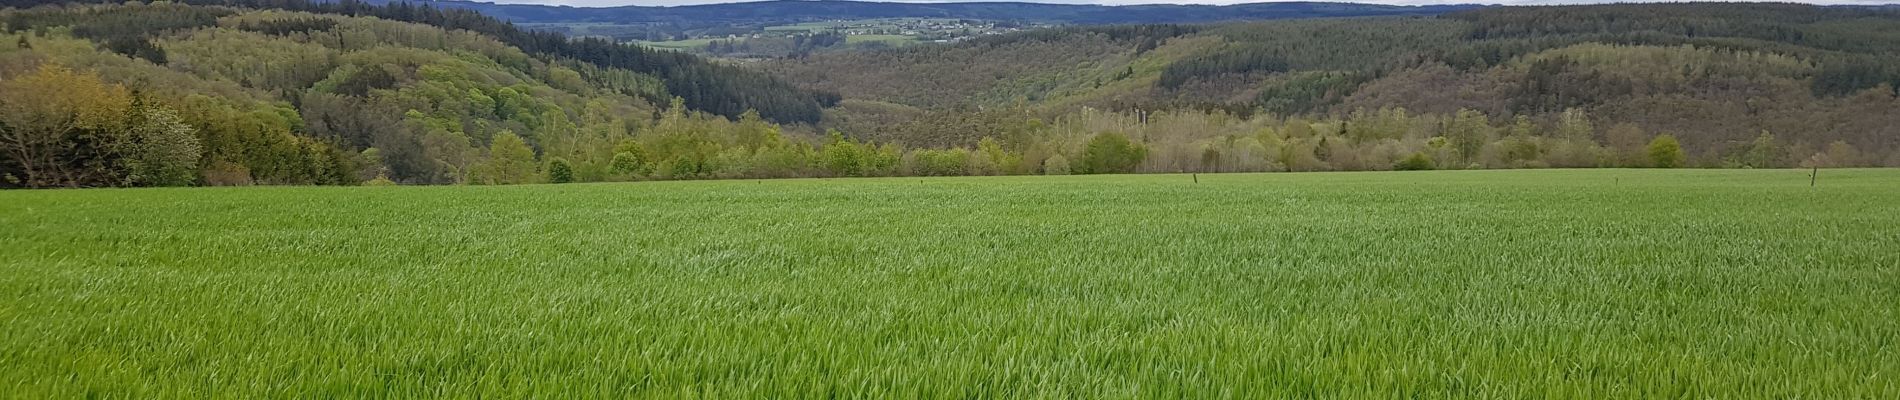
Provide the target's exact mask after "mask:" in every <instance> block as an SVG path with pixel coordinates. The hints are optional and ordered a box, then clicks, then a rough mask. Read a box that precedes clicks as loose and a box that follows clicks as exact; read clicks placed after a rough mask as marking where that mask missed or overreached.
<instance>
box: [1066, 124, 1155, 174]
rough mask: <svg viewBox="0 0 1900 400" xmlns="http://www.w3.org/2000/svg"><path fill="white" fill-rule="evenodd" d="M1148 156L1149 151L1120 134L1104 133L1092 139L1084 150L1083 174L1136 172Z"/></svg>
mask: <svg viewBox="0 0 1900 400" xmlns="http://www.w3.org/2000/svg"><path fill="white" fill-rule="evenodd" d="M1147 155H1148V149H1147V148H1146V147H1143V146H1142V145H1140V144H1138V143H1135V142H1133V141H1130V140H1128V137H1127V136H1123V135H1122V134H1119V133H1113V132H1109V133H1102V134H1099V135H1095V138H1094V139H1090V140H1089V143H1088V146H1087V147H1085V148H1083V149H1082V165H1081V172H1082V173H1086V174H1122V173H1129V172H1134V170H1135V166H1137V165H1140V164H1141V160H1142V159H1143V158H1146V157H1147Z"/></svg>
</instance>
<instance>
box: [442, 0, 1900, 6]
mask: <svg viewBox="0 0 1900 400" xmlns="http://www.w3.org/2000/svg"><path fill="white" fill-rule="evenodd" d="M473 1H482V2H490V3H512V4H548V5H569V6H577V7H612V6H627V5H641V6H676V5H688V4H711V3H737V2H741V1H749V0H473ZM870 1H887V2H905V3H949V2H956V1H943V0H870ZM986 1H1027V2H1032V3H1056V4H1107V5H1126V4H1157V3H1167V4H1239V3H1261V2H1266V1H1262V0H986ZM1312 1H1326V0H1312ZM1347 1H1349V2H1353V3H1372V4H1402V5H1417V4H1471V3H1480V4H1519V5H1530V4H1587V3H1608V2H1611V1H1593V0H1347ZM1625 1H1627V0H1625ZM1782 1H1784V2H1786V1H1793V2H1797V3H1813V4H1892V3H1900V0H1782Z"/></svg>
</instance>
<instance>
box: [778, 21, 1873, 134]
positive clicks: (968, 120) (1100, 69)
mask: <svg viewBox="0 0 1900 400" xmlns="http://www.w3.org/2000/svg"><path fill="white" fill-rule="evenodd" d="M769 68H770V69H771V70H773V71H774V72H775V73H777V74H779V75H780V76H782V77H784V78H786V79H787V80H789V81H792V82H798V83H799V84H802V85H806V86H807V87H809V88H813V89H822V90H830V91H837V92H840V93H842V94H843V95H844V96H845V98H847V99H851V100H847V101H846V102H845V103H844V104H843V105H842V106H841V107H840V108H838V109H835V110H834V111H833V112H832V113H831V115H829V116H828V117H827V121H828V126H830V127H833V128H837V129H840V130H842V131H844V132H846V133H849V134H863V135H867V136H865V137H867V138H873V139H878V140H900V141H906V142H911V143H917V142H931V143H941V144H945V145H954V144H957V143H972V142H974V141H975V140H977V139H978V138H980V137H981V136H982V135H983V134H982V133H980V132H994V131H1007V130H1009V129H1015V128H1010V127H1014V126H1018V124H1017V123H1015V122H1012V121H1017V120H1021V119H1025V118H1032V119H1036V120H1039V121H1041V123H1043V124H1056V125H1065V124H1066V125H1069V126H1066V127H1059V128H1058V129H1084V130H1104V129H1113V130H1117V131H1120V132H1122V133H1126V134H1129V135H1131V136H1134V139H1137V140H1138V141H1140V142H1146V143H1147V144H1149V145H1150V146H1166V147H1168V148H1171V149H1174V150H1169V151H1170V152H1173V153H1174V154H1175V155H1173V156H1170V158H1172V159H1171V160H1165V161H1163V160H1155V158H1157V155H1158V154H1157V153H1155V152H1150V153H1149V157H1148V158H1149V160H1148V161H1147V162H1148V164H1145V167H1144V168H1150V169H1153V170H1195V169H1238V170H1284V169H1294V170H1299V169H1379V168H1391V167H1393V166H1394V165H1395V163H1397V162H1398V161H1402V158H1404V157H1409V156H1410V155H1421V156H1425V157H1429V158H1431V159H1432V160H1433V161H1434V162H1433V163H1432V164H1433V165H1434V166H1435V167H1439V168H1444V167H1455V168H1469V167H1483V168H1500V167H1540V166H1573V167H1575V166H1646V165H1653V164H1656V163H1655V162H1654V160H1651V159H1648V156H1647V155H1645V154H1644V152H1645V151H1647V150H1646V149H1645V146H1647V145H1648V144H1650V142H1651V141H1652V140H1654V139H1659V138H1662V137H1664V136H1667V137H1668V139H1669V140H1668V141H1671V142H1679V144H1680V146H1681V149H1682V150H1683V151H1684V152H1685V158H1684V161H1683V165H1694V166H1711V167H1721V166H1752V167H1780V166H1795V165H1815V164H1818V165H1900V102H1896V100H1895V94H1896V93H1895V90H1894V88H1895V87H1896V86H1900V13H1896V12H1894V11H1883V10H1878V9H1873V8H1864V7H1817V6H1807V5H1794V4H1754V3H1730V4H1710V3H1696V4H1646V5H1603V6H1565V7H1499V8H1487V9H1480V10H1472V11H1465V12H1458V13H1452V14H1447V15H1443V16H1440V17H1434V18H1349V19H1312V20H1288V21H1266V22H1257V23H1244V24H1225V25H1206V26H1194V25H1147V26H1118V27H1072V28H1063V29H1054V30H1042V31H1031V32H1024V33H1019V34H1010V35H1002V36H997V37H989V38H982V39H978V40H973V41H970V42H968V43H963V44H956V45H937V46H919V47H913V48H903V49H890V50H881V51H870V52H850V53H828V54H818V55H813V56H811V57H808V58H802V59H789V60H783V61H780V62H777V63H774V64H773V65H771V66H769ZM1289 117H1290V118H1289ZM1127 121H1135V122H1133V123H1129V122H1127ZM1144 122H1145V123H1144ZM1586 128H1587V129H1586ZM1263 129H1264V130H1267V131H1272V132H1274V133H1272V134H1261V133H1260V132H1261V130H1263ZM1289 131H1292V132H1295V133H1291V134H1289V133H1287V132H1289ZM971 132H979V133H971ZM1559 132H1568V133H1566V134H1559ZM1566 135H1568V136H1566ZM1266 136H1273V137H1266ZM1240 139H1246V140H1240ZM1263 142H1264V143H1266V144H1265V145H1262V143H1263ZM1273 143H1279V146H1292V147H1296V149H1294V150H1292V151H1290V152H1288V153H1283V154H1279V155H1278V156H1276V157H1270V158H1269V160H1267V161H1260V160H1259V158H1258V157H1257V156H1254V155H1252V154H1255V153H1258V152H1260V151H1276V152H1277V151H1283V150H1285V147H1281V148H1279V149H1274V147H1275V145H1273ZM1316 149H1317V150H1316ZM1150 150H1156V148H1154V147H1151V148H1150ZM1315 152H1317V153H1319V154H1317V155H1315V154H1314V153H1315ZM1830 152H1831V156H1830V155H1829V153H1830ZM1830 157H1831V158H1830ZM1203 159H1205V162H1203ZM1230 159H1232V160H1237V159H1246V160H1247V161H1246V162H1244V163H1226V164H1221V163H1223V162H1225V161H1222V160H1230ZM1217 164H1218V165H1217Z"/></svg>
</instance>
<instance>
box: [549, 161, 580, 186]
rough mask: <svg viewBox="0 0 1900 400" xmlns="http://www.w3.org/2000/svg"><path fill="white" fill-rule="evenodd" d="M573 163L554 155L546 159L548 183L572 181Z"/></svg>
mask: <svg viewBox="0 0 1900 400" xmlns="http://www.w3.org/2000/svg"><path fill="white" fill-rule="evenodd" d="M573 182H574V164H569V163H568V162H567V159H563V158H560V157H554V158H552V159H549V160H548V183H573Z"/></svg>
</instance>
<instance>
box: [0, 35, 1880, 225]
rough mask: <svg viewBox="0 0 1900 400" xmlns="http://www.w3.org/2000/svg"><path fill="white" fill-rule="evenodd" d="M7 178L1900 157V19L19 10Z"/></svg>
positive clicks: (1146, 168) (796, 173) (138, 182)
mask: <svg viewBox="0 0 1900 400" xmlns="http://www.w3.org/2000/svg"><path fill="white" fill-rule="evenodd" d="M8 5H10V6H13V7H12V8H7V9H4V10H0V187H99V186H174V185H246V184H292V185H311V184H334V185H356V184H511V183H565V182H586V181H626V180H655V179H718V178H772V177H833V176H900V175H1001V174H1068V173H1135V172H1241V171H1327V170H1389V169H1480V168H1592V167H1643V168H1652V167H1662V168H1671V167H1694V168H1789V167H1867V166H1900V100H1896V92H1895V87H1897V86H1900V68H1897V67H1896V66H1900V55H1896V52H1900V12H1896V11H1892V10H1880V9H1873V8H1852V7H1817V6H1805V5H1789V4H1701V3H1699V4H1657V5H1605V6H1565V7H1494V8H1484V9H1477V10H1470V11H1461V12H1456V13H1451V14H1443V15H1438V16H1403V17H1367V18H1330V19H1301V20H1277V21H1265V22H1246V23H1222V24H1207V25H1113V26H1071V27H1063V28H1052V29H1043V30H1035V31H1027V32H1021V33H1015V34H1006V35H997V36H989V37H983V38H978V39H974V40H969V41H965V42H961V43H948V44H932V45H921V46H912V47H905V48H897V49H884V50H854V51H832V52H820V53H815V54H810V55H805V56H800V57H793V58H784V59H778V60H769V61H763V62H755V63H735V62H728V61H725V60H716V59H707V58H702V57H697V56H693V55H688V54H684V53H677V52H671V51H662V50H653V49H648V48H643V47H638V46H634V45H629V44H619V43H613V42H610V41H606V40H602V39H573V38H567V37H564V36H561V35H559V34H554V33H546V32H535V31H529V30H524V29H520V28H517V27H515V26H513V25H511V24H509V23H506V22H503V21H501V20H498V19H495V18H491V17H488V16H484V15H481V14H478V13H476V12H473V11H467V10H439V9H434V8H429V7H424V6H416V5H410V4H404V3H395V4H388V5H372V4H368V3H362V2H357V1H343V2H323V3H312V2H307V1H301V0H186V1H173V2H155V3H141V2H130V3H118V2H112V3H109V4H88V3H86V2H53V1H28V2H17V1H16V2H9V3H8Z"/></svg>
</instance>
